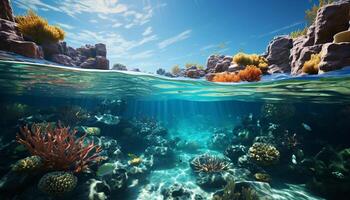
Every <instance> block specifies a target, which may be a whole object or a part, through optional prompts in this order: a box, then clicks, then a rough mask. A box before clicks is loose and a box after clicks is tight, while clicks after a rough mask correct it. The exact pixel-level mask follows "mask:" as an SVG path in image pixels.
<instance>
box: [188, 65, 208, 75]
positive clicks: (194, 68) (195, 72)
mask: <svg viewBox="0 0 350 200" xmlns="http://www.w3.org/2000/svg"><path fill="white" fill-rule="evenodd" d="M185 76H186V77H189V78H201V77H204V76H205V71H204V70H203V69H199V68H198V67H197V66H191V67H188V68H186V70H185Z"/></svg>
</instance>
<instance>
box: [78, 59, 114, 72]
mask: <svg viewBox="0 0 350 200" xmlns="http://www.w3.org/2000/svg"><path fill="white" fill-rule="evenodd" d="M80 67H81V68H84V69H103V70H108V69H109V61H108V60H107V59H106V58H105V57H102V56H96V58H88V59H87V60H85V61H84V62H83V63H81V64H80Z"/></svg>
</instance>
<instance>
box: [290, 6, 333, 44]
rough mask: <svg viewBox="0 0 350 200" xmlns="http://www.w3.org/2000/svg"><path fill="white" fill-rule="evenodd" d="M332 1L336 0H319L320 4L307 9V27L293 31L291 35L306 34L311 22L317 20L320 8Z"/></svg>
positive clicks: (295, 36)
mask: <svg viewBox="0 0 350 200" xmlns="http://www.w3.org/2000/svg"><path fill="white" fill-rule="evenodd" d="M332 2H334V0H318V5H316V4H314V5H313V6H312V8H310V9H308V10H306V11H305V19H306V23H307V27H305V28H304V29H299V30H296V31H293V32H291V33H290V37H291V38H293V39H294V38H297V37H300V36H302V35H306V31H307V29H308V28H309V26H311V24H313V23H314V22H315V20H316V16H317V11H318V9H320V8H321V7H322V6H324V5H327V4H330V3H332Z"/></svg>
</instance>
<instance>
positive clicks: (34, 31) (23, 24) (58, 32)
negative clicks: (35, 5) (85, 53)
mask: <svg viewBox="0 0 350 200" xmlns="http://www.w3.org/2000/svg"><path fill="white" fill-rule="evenodd" d="M15 21H16V22H17V26H18V29H19V30H20V32H21V33H22V34H23V35H24V36H26V37H29V38H30V39H32V40H33V41H34V42H36V43H37V44H43V43H50V42H53V43H56V42H58V41H60V40H63V39H64V35H65V33H64V31H63V30H62V29H61V28H59V27H57V26H52V25H49V24H48V22H47V20H45V19H44V18H42V17H39V16H38V15H37V14H36V13H35V12H34V11H31V10H30V11H28V13H27V15H23V16H16V18H15Z"/></svg>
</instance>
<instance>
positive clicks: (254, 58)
mask: <svg viewBox="0 0 350 200" xmlns="http://www.w3.org/2000/svg"><path fill="white" fill-rule="evenodd" d="M232 62H233V63H236V64H238V65H243V66H248V65H254V66H256V67H258V68H259V69H261V70H262V71H265V70H266V69H267V66H268V65H269V64H268V62H267V60H266V58H264V57H262V56H259V55H257V54H245V53H238V54H236V55H234V56H233V59H232Z"/></svg>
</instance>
